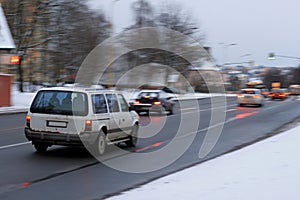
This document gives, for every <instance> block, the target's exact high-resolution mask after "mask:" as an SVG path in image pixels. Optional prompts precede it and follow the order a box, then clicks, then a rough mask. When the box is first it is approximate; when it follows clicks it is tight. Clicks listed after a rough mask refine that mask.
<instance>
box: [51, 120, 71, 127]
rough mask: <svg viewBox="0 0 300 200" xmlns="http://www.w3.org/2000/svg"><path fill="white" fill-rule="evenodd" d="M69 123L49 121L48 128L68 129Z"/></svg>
mask: <svg viewBox="0 0 300 200" xmlns="http://www.w3.org/2000/svg"><path fill="white" fill-rule="evenodd" d="M67 124H68V123H67V122H59V121H47V126H48V127H55V128H67Z"/></svg>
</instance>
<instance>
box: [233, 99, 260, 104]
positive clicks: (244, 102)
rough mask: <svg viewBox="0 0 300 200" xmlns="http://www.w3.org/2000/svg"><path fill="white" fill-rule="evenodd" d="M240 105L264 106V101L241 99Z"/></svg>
mask: <svg viewBox="0 0 300 200" xmlns="http://www.w3.org/2000/svg"><path fill="white" fill-rule="evenodd" d="M238 103H239V104H260V105H261V104H263V101H261V100H255V99H239V101H238Z"/></svg>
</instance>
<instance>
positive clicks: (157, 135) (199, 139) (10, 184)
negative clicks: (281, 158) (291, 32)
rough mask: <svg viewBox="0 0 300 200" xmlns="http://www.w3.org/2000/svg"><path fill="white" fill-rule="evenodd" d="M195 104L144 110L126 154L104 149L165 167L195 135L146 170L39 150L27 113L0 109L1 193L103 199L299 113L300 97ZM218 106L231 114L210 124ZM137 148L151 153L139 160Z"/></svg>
mask: <svg viewBox="0 0 300 200" xmlns="http://www.w3.org/2000/svg"><path fill="white" fill-rule="evenodd" d="M197 103H199V105H198V108H197V109H196V108H195V102H191V101H182V102H180V104H179V103H177V109H176V110H175V114H174V115H172V116H160V115H156V114H153V115H152V116H150V117H148V116H141V118H140V120H141V129H140V131H139V137H141V139H140V140H139V142H138V145H137V147H135V148H126V147H125V146H124V147H121V148H123V150H124V152H125V153H121V154H120V153H118V152H115V151H114V150H112V151H111V152H109V153H108V154H107V155H105V158H104V160H105V163H106V164H117V165H118V166H120V167H121V168H122V169H124V170H125V169H129V168H130V167H131V166H137V171H138V170H139V169H140V168H138V167H140V166H142V167H144V168H149V170H151V169H154V168H161V166H162V165H163V164H164V163H165V162H166V161H167V160H169V159H172V158H173V157H176V156H175V154H176V153H177V152H178V151H180V150H181V149H182V148H181V147H182V146H180V145H181V144H183V143H184V142H187V143H188V142H189V141H190V142H191V143H190V145H188V146H187V147H186V148H187V149H186V151H185V152H184V154H183V155H182V156H180V157H179V158H178V159H175V160H174V162H171V164H170V165H167V167H164V168H162V169H159V170H156V171H153V172H144V173H128V172H124V171H118V170H116V169H112V168H110V167H108V166H106V165H105V164H103V163H101V162H99V161H98V160H97V159H95V158H94V157H93V156H91V155H90V154H89V152H88V151H86V150H85V149H84V148H71V147H59V146H53V147H51V148H49V150H48V152H47V153H45V154H37V153H35V151H34V149H33V147H32V145H31V144H30V143H29V142H28V141H27V140H26V138H25V136H24V132H23V127H24V124H25V120H24V119H25V114H12V115H1V116H0V137H1V140H0V166H1V170H0V177H1V179H0V199H1V200H4V199H24V198H25V199H43V200H47V199H49V200H50V199H51V200H53V199H73V200H76V199H88V200H90V199H102V198H104V197H107V196H109V195H112V194H116V193H118V192H120V191H123V190H126V189H130V188H132V187H135V186H138V185H140V184H144V183H146V182H149V181H151V180H154V179H157V178H159V177H161V176H164V175H167V174H170V173H173V172H176V171H179V170H182V169H184V168H186V167H189V166H192V165H195V164H197V163H200V162H203V161H205V160H209V159H212V158H214V157H217V156H219V155H222V154H224V153H226V152H230V151H232V150H234V149H238V148H240V147H242V146H244V145H247V144H250V143H253V142H255V141H257V140H260V139H262V138H264V137H268V136H270V135H272V134H273V133H274V131H276V130H278V129H279V128H280V127H282V126H283V125H285V124H287V123H289V122H291V121H293V120H294V119H296V118H298V117H299V116H300V106H299V104H300V101H298V100H294V99H293V98H289V99H287V100H285V101H267V102H266V104H265V106H264V107H262V108H257V107H237V104H236V100H235V98H227V102H226V106H225V107H219V106H215V107H214V108H213V109H211V99H203V100H199V101H197ZM214 111H216V113H217V114H218V116H222V115H223V114H226V118H225V120H224V123H218V124H216V125H215V126H213V127H211V128H210V129H208V127H209V126H210V122H211V119H212V118H214V117H215V113H213V112H214ZM223 112H224V113H223ZM198 117H199V119H198ZM182 124H183V126H184V128H182V126H181V125H182ZM222 125H224V127H222ZM195 127H196V128H197V129H196V130H194V129H195ZM218 128H222V134H221V136H220V138H219V140H218V142H217V144H216V145H215V146H214V148H213V149H212V150H211V151H210V153H209V154H208V155H207V156H205V157H204V158H199V151H200V147H201V145H202V144H203V140H204V138H205V136H206V135H207V133H208V132H207V131H208V130H210V131H213V133H214V130H217V129H218ZM178 130H182V131H178ZM178 132H180V133H178ZM212 136H214V137H216V136H217V135H212ZM208 139H211V138H208ZM182 142H183V143H182ZM209 142H211V143H213V141H210V140H209V141H208V143H209ZM172 144H175V145H176V144H179V145H178V146H175V147H174V146H172ZM170 146H171V148H169V147H170ZM177 147H178V148H177ZM165 149H167V150H166V152H164V153H159V155H158V156H156V157H155V156H154V157H153V156H152V157H149V159H148V157H147V156H149V155H152V153H154V155H155V153H156V152H160V151H161V152H163V150H165ZM132 153H135V154H134V156H135V155H137V156H142V157H145V158H147V159H146V160H145V159H141V161H140V162H139V161H136V159H135V158H133V157H132V156H133V154H132ZM262 164H263V163H262Z"/></svg>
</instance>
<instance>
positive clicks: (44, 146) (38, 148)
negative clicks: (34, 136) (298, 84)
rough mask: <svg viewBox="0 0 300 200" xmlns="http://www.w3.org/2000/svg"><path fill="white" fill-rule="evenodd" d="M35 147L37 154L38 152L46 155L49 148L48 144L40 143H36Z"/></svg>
mask: <svg viewBox="0 0 300 200" xmlns="http://www.w3.org/2000/svg"><path fill="white" fill-rule="evenodd" d="M33 146H34V148H35V150H36V152H38V153H45V152H46V151H47V149H48V147H49V145H48V144H45V143H40V142H37V143H34V144H33Z"/></svg>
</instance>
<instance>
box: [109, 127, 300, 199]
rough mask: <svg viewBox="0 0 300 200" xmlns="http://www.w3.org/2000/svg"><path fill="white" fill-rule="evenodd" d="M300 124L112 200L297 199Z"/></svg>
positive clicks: (299, 165) (299, 192)
mask: <svg viewBox="0 0 300 200" xmlns="http://www.w3.org/2000/svg"><path fill="white" fill-rule="evenodd" d="M299 132H300V125H298V127H296V128H294V129H291V130H289V131H287V132H285V133H282V134H280V135H277V136H274V137H272V138H269V139H267V140H264V141H261V142H259V143H256V144H254V145H252V146H249V147H246V148H244V149H242V150H239V151H236V152H233V153H231V154H227V155H224V156H221V157H219V158H216V159H214V160H211V161H208V162H205V163H202V164H200V165H197V166H194V167H192V168H189V169H186V170H183V171H181V172H178V173H175V174H172V175H169V176H166V177H164V178H161V179H158V180H156V181H153V182H151V183H149V184H146V185H144V186H141V187H140V188H137V189H134V190H131V191H128V192H125V193H123V194H121V195H119V196H115V197H112V198H110V199H111V200H127V199H128V200H129V199H130V200H134V199H144V200H147V199H149V200H150V199H151V200H152V199H172V200H177V199H178V200H179V199H180V200H181V199H205V200H220V199H222V200H227V199H228V200H232V199H243V200H253V199H263V200H265V199H272V200H282V199H299V198H300V191H299V188H298V186H299V178H300V175H299V169H300V151H299V141H300V134H299Z"/></svg>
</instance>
